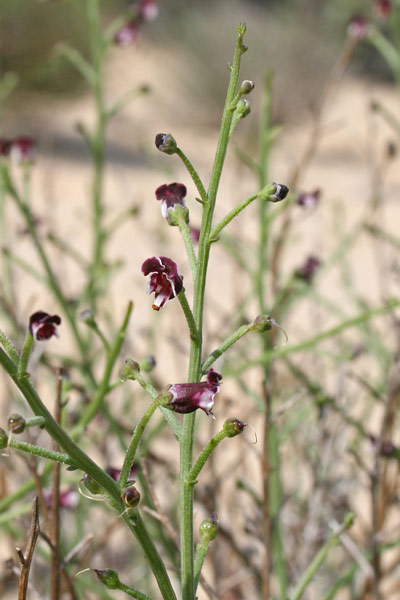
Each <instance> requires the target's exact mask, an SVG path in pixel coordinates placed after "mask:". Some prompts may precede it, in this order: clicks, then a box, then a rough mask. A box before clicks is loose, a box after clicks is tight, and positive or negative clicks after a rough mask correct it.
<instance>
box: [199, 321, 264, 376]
mask: <svg viewBox="0 0 400 600" xmlns="http://www.w3.org/2000/svg"><path fill="white" fill-rule="evenodd" d="M253 329H254V326H253V323H249V324H248V325H242V326H241V327H239V329H237V330H236V331H235V332H234V333H232V334H231V335H229V336H228V337H227V338H226V339H225V340H224V341H223V342H222V343H221V344H220V345H219V346H218V348H216V349H215V350H213V351H212V352H211V354H210V355H209V356H207V358H206V359H205V360H204V361H203V362H202V365H201V372H202V374H204V373H207V371H208V369H209V368H210V367H211V365H212V364H213V363H214V362H215V361H216V360H217V359H218V358H219V357H220V356H222V354H224V352H226V350H228V348H230V347H231V346H233V344H236V342H238V341H239V340H240V339H241V338H242V337H243V336H245V335H246V333H249V331H253Z"/></svg>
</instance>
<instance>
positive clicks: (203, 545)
mask: <svg viewBox="0 0 400 600" xmlns="http://www.w3.org/2000/svg"><path fill="white" fill-rule="evenodd" d="M209 549H210V543H209V541H208V540H206V539H202V540H201V542H199V543H198V544H197V546H196V556H195V559H194V591H195V592H196V590H197V586H198V585H199V579H200V574H201V570H202V568H203V564H204V561H205V558H206V556H207V553H208V551H209Z"/></svg>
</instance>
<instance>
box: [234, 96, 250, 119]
mask: <svg viewBox="0 0 400 600" xmlns="http://www.w3.org/2000/svg"><path fill="white" fill-rule="evenodd" d="M249 113H250V102H249V101H248V100H246V99H245V98H241V99H240V100H239V102H238V103H237V105H236V110H235V117H236V119H244V118H245V117H247V115H248V114H249Z"/></svg>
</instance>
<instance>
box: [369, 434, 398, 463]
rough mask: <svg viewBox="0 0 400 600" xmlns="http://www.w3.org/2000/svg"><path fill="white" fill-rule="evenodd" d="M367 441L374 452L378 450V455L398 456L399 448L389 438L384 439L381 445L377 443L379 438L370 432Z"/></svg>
mask: <svg viewBox="0 0 400 600" xmlns="http://www.w3.org/2000/svg"><path fill="white" fill-rule="evenodd" d="M368 437H369V441H370V442H371V445H372V447H373V449H374V451H375V452H378V450H379V454H380V456H384V457H385V458H399V455H400V449H399V448H398V447H397V446H395V445H394V444H393V442H391V441H390V440H384V441H383V442H382V444H381V445H379V440H378V439H377V438H376V437H375V436H374V435H372V433H370V434H368Z"/></svg>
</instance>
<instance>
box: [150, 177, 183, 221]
mask: <svg viewBox="0 0 400 600" xmlns="http://www.w3.org/2000/svg"><path fill="white" fill-rule="evenodd" d="M185 196H186V186H185V185H183V183H170V184H166V183H164V184H163V185H160V186H159V187H158V188H157V189H156V198H157V200H161V214H162V216H163V217H164V218H165V219H168V212H169V211H170V210H172V209H173V208H174V207H175V206H176V205H177V204H179V205H180V206H182V207H183V208H186V204H185Z"/></svg>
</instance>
